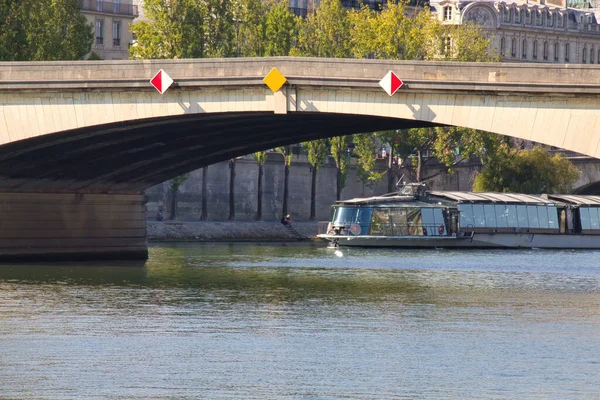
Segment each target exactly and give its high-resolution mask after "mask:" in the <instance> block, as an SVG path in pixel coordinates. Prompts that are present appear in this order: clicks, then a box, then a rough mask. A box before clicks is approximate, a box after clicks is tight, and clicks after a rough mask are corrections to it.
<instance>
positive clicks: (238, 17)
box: [235, 0, 266, 57]
mask: <svg viewBox="0 0 600 400" xmlns="http://www.w3.org/2000/svg"><path fill="white" fill-rule="evenodd" d="M265 10H266V6H265V4H264V3H263V2H262V1H261V0H239V1H238V3H237V8H236V10H235V24H236V28H235V29H236V42H237V48H236V55H239V56H242V57H260V56H262V55H263V54H264V46H265V43H266V41H265Z"/></svg>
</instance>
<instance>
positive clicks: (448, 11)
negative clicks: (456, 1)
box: [444, 6, 452, 21]
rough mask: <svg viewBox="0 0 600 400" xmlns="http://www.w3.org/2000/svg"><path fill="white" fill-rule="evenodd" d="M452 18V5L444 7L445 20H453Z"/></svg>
mask: <svg viewBox="0 0 600 400" xmlns="http://www.w3.org/2000/svg"><path fill="white" fill-rule="evenodd" d="M451 20H452V7H451V6H446V7H444V21H451Z"/></svg>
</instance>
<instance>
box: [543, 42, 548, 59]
mask: <svg viewBox="0 0 600 400" xmlns="http://www.w3.org/2000/svg"><path fill="white" fill-rule="evenodd" d="M544 61H548V42H547V41H545V40H544Z"/></svg>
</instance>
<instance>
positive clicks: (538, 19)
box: [535, 10, 544, 26]
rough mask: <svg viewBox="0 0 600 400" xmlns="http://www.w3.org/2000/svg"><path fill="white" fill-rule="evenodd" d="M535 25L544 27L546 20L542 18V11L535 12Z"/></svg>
mask: <svg viewBox="0 0 600 400" xmlns="http://www.w3.org/2000/svg"><path fill="white" fill-rule="evenodd" d="M535 24H536V25H538V26H542V25H543V24H544V20H543V18H542V13H541V12H540V10H536V11H535Z"/></svg>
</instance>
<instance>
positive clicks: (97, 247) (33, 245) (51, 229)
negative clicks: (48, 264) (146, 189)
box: [0, 191, 148, 261]
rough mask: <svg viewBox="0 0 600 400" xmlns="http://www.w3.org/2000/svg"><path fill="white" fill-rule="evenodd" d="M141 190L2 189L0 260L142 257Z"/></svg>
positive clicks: (145, 247)
mask: <svg viewBox="0 0 600 400" xmlns="http://www.w3.org/2000/svg"><path fill="white" fill-rule="evenodd" d="M145 203H146V199H145V196H144V195H143V194H140V193H128V194H96V193H47V192H45V193H20V192H14V191H11V192H8V191H6V192H0V261H51V260H97V259H130V260H131V259H137V260H139V259H146V258H148V241H147V237H146V215H145V208H146V206H145Z"/></svg>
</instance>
